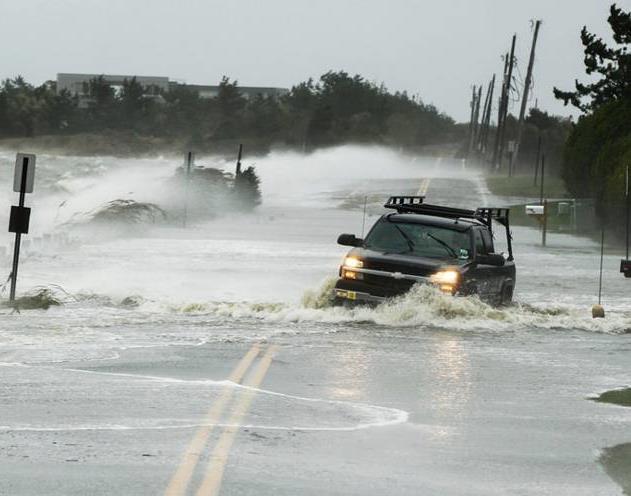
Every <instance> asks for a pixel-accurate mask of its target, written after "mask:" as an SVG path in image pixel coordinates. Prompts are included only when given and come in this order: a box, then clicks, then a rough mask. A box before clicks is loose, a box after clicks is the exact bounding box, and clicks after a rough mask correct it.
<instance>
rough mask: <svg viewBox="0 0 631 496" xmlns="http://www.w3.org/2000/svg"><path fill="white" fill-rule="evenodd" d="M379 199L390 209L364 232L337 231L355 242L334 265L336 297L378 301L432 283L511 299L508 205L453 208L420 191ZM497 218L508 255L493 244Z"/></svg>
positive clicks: (502, 301) (495, 300) (345, 241)
mask: <svg viewBox="0 0 631 496" xmlns="http://www.w3.org/2000/svg"><path fill="white" fill-rule="evenodd" d="M384 206H385V207H386V208H387V209H392V210H394V212H392V213H388V214H385V215H383V216H381V218H380V219H379V220H377V222H376V223H375V224H374V226H373V227H372V228H371V229H370V231H369V232H368V234H367V236H366V238H365V239H361V238H357V237H356V236H354V235H352V234H342V235H340V236H339V238H338V243H339V244H341V245H344V246H351V247H352V249H351V250H350V251H349V252H348V254H347V255H346V257H345V258H344V261H343V262H342V265H341V266H340V269H339V279H338V281H337V283H336V285H335V288H334V290H333V296H334V298H335V301H336V303H380V302H382V301H385V300H386V299H388V298H391V297H396V296H400V295H402V294H405V293H406V292H407V291H409V290H410V289H411V288H412V286H414V285H415V284H430V285H433V286H436V287H437V288H438V289H439V290H440V291H442V292H444V293H447V294H450V295H454V296H456V295H464V296H467V295H474V294H475V295H479V296H480V298H481V299H483V300H484V301H487V302H488V303H491V304H494V305H507V304H510V302H511V301H512V298H513V291H514V289H515V280H516V269H515V262H514V259H513V254H512V243H511V241H512V239H511V234H510V226H509V210H508V209H493V208H479V209H477V210H465V209H455V208H450V207H443V206H437V205H429V204H425V203H424V198H423V197H418V196H393V197H390V199H389V200H388V202H387V203H386V204H385V205H384ZM494 224H499V225H500V226H503V228H504V231H505V235H506V239H507V246H508V255H507V256H504V255H502V254H499V253H496V252H495V243H494V232H493V227H494Z"/></svg>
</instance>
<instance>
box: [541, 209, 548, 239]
mask: <svg viewBox="0 0 631 496" xmlns="http://www.w3.org/2000/svg"><path fill="white" fill-rule="evenodd" d="M547 232H548V200H543V230H542V232H541V246H546V234H547Z"/></svg>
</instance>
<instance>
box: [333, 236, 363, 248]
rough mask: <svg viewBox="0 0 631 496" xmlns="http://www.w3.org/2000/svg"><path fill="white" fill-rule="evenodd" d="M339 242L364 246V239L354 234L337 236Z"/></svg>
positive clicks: (340, 243) (345, 244)
mask: <svg viewBox="0 0 631 496" xmlns="http://www.w3.org/2000/svg"><path fill="white" fill-rule="evenodd" d="M337 244H338V245H343V246H362V245H363V244H364V240H363V239H361V238H358V237H357V236H355V235H354V234H340V235H339V237H338V238H337Z"/></svg>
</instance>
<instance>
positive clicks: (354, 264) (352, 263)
mask: <svg viewBox="0 0 631 496" xmlns="http://www.w3.org/2000/svg"><path fill="white" fill-rule="evenodd" d="M363 266H364V262H363V261H362V260H360V259H359V258H357V257H346V258H345V259H344V267H348V268H349V269H361V268H362V267H363Z"/></svg>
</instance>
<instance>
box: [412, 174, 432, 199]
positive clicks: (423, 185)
mask: <svg viewBox="0 0 631 496" xmlns="http://www.w3.org/2000/svg"><path fill="white" fill-rule="evenodd" d="M431 182H432V180H431V179H429V178H425V179H423V180H422V181H421V185H420V186H419V188H418V193H416V194H417V195H418V196H425V195H426V194H427V190H428V189H429V183H431Z"/></svg>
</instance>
